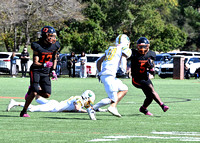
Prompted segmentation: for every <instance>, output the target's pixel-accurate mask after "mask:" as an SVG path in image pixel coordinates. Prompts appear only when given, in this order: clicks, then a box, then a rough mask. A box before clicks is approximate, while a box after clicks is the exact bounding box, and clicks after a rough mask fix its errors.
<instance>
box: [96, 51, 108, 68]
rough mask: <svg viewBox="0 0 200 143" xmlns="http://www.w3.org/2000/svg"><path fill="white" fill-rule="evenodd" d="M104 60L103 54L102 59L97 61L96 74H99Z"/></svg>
mask: <svg viewBox="0 0 200 143" xmlns="http://www.w3.org/2000/svg"><path fill="white" fill-rule="evenodd" d="M105 58H106V55H105V54H104V55H103V56H102V57H100V58H99V59H98V60H97V65H96V66H97V72H101V65H102V63H103V61H104V60H105Z"/></svg>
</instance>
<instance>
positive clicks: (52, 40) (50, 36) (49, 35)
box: [46, 33, 57, 44]
mask: <svg viewBox="0 0 200 143" xmlns="http://www.w3.org/2000/svg"><path fill="white" fill-rule="evenodd" d="M46 35H47V36H46V37H47V38H46V41H47V42H48V43H50V44H55V43H56V36H57V35H56V33H46Z"/></svg>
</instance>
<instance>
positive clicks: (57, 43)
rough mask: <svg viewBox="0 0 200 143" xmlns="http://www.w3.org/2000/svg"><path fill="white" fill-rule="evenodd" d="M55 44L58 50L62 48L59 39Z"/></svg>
mask: <svg viewBox="0 0 200 143" xmlns="http://www.w3.org/2000/svg"><path fill="white" fill-rule="evenodd" d="M55 46H56V48H57V50H59V49H60V43H59V42H58V41H56V43H55Z"/></svg>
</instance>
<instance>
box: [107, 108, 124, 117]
mask: <svg viewBox="0 0 200 143" xmlns="http://www.w3.org/2000/svg"><path fill="white" fill-rule="evenodd" d="M108 112H110V113H111V114H113V115H114V116H117V117H121V115H120V114H119V112H118V110H117V108H116V107H111V106H110V107H108Z"/></svg>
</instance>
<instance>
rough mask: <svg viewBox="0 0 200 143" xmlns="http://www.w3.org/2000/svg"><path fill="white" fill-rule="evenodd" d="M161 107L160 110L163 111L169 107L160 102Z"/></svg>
mask: <svg viewBox="0 0 200 143" xmlns="http://www.w3.org/2000/svg"><path fill="white" fill-rule="evenodd" d="M161 108H162V110H163V111H164V112H166V111H167V110H168V109H169V107H168V106H167V105H165V104H162V105H161Z"/></svg>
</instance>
